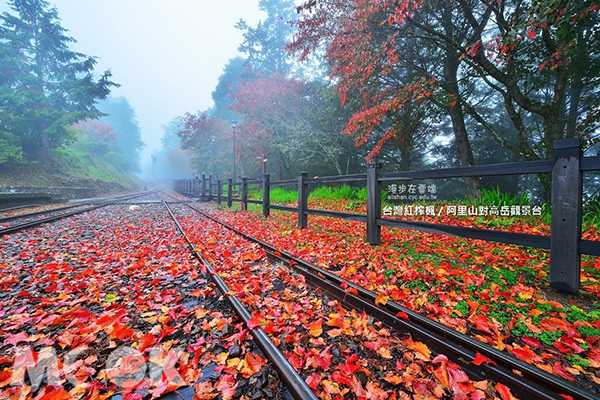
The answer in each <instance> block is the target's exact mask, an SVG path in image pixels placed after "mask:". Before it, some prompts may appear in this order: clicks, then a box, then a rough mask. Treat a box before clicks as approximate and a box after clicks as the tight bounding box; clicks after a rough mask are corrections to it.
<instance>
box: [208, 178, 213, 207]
mask: <svg viewBox="0 0 600 400" xmlns="http://www.w3.org/2000/svg"><path fill="white" fill-rule="evenodd" d="M212 187H213V176H212V175H209V176H208V201H212V199H213V195H212V193H213V192H212Z"/></svg>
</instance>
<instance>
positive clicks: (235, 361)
mask: <svg viewBox="0 0 600 400" xmlns="http://www.w3.org/2000/svg"><path fill="white" fill-rule="evenodd" d="M241 361H242V360H240V359H239V358H238V357H236V358H232V359H231V360H227V368H233V369H238V368H239V367H240V364H242V363H241ZM242 365H243V364H242Z"/></svg>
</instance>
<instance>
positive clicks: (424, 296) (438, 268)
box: [209, 205, 600, 392]
mask: <svg viewBox="0 0 600 400" xmlns="http://www.w3.org/2000/svg"><path fill="white" fill-rule="evenodd" d="M329 209H331V205H330V207H329ZM209 212H210V213H212V214H213V215H215V216H216V217H218V218H220V219H222V220H224V221H226V222H228V223H230V224H232V225H233V226H235V227H237V228H239V229H241V230H242V231H244V232H246V233H248V234H250V235H253V236H255V237H258V238H260V239H262V240H265V241H267V242H268V243H271V244H273V245H274V246H276V247H278V248H279V249H281V250H285V251H288V252H290V253H292V254H293V255H295V256H298V257H300V258H303V259H305V260H308V261H310V262H313V263H315V264H317V265H319V266H320V267H322V268H325V269H328V270H329V271H331V272H334V273H336V274H338V275H339V276H341V277H343V278H345V279H347V280H349V281H351V282H354V283H356V284H358V285H360V286H363V287H365V288H367V289H369V290H373V291H375V292H377V293H379V294H380V296H381V298H382V299H385V300H393V301H396V302H398V303H399V304H401V305H404V306H406V307H409V308H411V309H413V310H415V311H418V312H421V313H424V314H425V315H427V316H428V317H430V318H432V319H435V320H437V321H439V322H441V323H443V324H444V325H446V326H448V327H451V328H453V329H455V330H458V331H460V332H463V333H466V334H469V335H471V336H472V337H475V338H477V339H478V340H480V341H482V342H485V343H488V344H490V345H492V346H494V347H496V348H498V349H500V350H504V351H507V352H509V353H511V354H512V355H514V356H515V357H517V358H519V359H521V360H523V361H525V362H528V363H531V364H534V365H536V366H537V367H539V368H541V369H543V370H546V371H548V372H550V373H553V374H555V375H557V376H560V377H562V378H565V379H567V380H569V381H574V382H576V383H578V384H580V385H581V386H583V387H585V388H587V389H590V390H593V391H596V392H598V385H600V312H598V304H599V303H598V298H599V297H600V285H599V284H598V277H599V276H600V261H599V260H598V259H596V258H591V257H590V258H587V259H585V261H584V262H583V269H584V274H583V278H582V282H583V289H582V291H581V294H580V295H579V296H573V297H571V298H566V297H565V296H562V295H560V294H558V293H555V292H554V291H551V290H549V288H548V280H547V276H548V255H547V254H546V252H544V251H541V250H535V249H529V248H524V247H518V246H509V245H504V244H498V243H490V242H483V241H478V240H467V239H462V238H457V237H452V236H445V235H440V234H432V233H422V232H414V231H407V230H400V229H387V228H384V230H383V234H382V245H381V246H370V245H369V244H368V243H367V242H366V241H365V239H364V237H365V226H364V224H362V223H359V222H354V221H346V220H339V219H333V218H327V217H318V216H309V227H308V228H307V229H302V230H301V229H297V228H296V227H295V223H296V218H297V217H296V215H295V214H290V213H275V215H273V216H271V217H269V218H267V219H265V218H263V217H262V216H260V215H259V214H258V213H252V212H250V213H240V212H228V211H225V210H223V209H217V208H214V207H213V208H211V209H209ZM438 222H439V221H438ZM445 222H448V221H445ZM524 227H525V225H524V224H521V225H520V228H524ZM530 228H531V229H534V228H533V226H530ZM528 233H535V232H528ZM348 249H352V251H348Z"/></svg>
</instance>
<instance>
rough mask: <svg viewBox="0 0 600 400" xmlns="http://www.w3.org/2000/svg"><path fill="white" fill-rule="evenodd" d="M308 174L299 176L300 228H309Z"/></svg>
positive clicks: (304, 173)
mask: <svg viewBox="0 0 600 400" xmlns="http://www.w3.org/2000/svg"><path fill="white" fill-rule="evenodd" d="M306 176H307V173H306V172H300V175H299V176H298V228H306V227H307V226H308V214H306V210H307V209H308V184H307V183H306Z"/></svg>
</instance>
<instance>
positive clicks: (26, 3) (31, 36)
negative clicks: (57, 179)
mask: <svg viewBox="0 0 600 400" xmlns="http://www.w3.org/2000/svg"><path fill="white" fill-rule="evenodd" d="M9 5H10V7H11V9H12V10H13V12H14V14H11V13H9V12H5V13H3V14H2V15H1V16H0V32H1V35H0V71H1V72H2V74H1V77H0V80H1V83H2V85H0V105H1V111H0V113H1V114H0V116H1V117H2V123H1V124H0V143H9V144H12V145H11V146H12V147H11V148H12V150H11V151H12V152H13V153H15V152H16V153H18V149H17V148H16V146H21V148H22V150H23V152H24V153H26V154H28V155H30V156H34V157H35V156H38V155H41V157H42V159H43V160H45V161H48V160H49V159H50V149H51V148H53V147H61V146H63V145H65V144H67V143H69V142H70V141H72V139H73V130H71V129H69V125H71V124H72V123H75V122H77V121H80V120H84V119H86V118H96V117H98V116H100V115H101V114H100V113H99V111H98V110H97V109H96V107H95V103H96V100H98V99H104V98H106V96H108V94H109V92H110V87H111V86H117V85H116V84H115V83H113V82H111V81H110V76H111V74H110V71H106V72H104V74H102V76H101V77H100V79H98V80H94V77H93V70H94V66H95V64H96V60H95V58H94V57H88V56H86V55H84V54H81V53H77V52H74V51H72V50H70V49H69V45H70V44H71V43H74V42H75V39H73V38H71V37H69V36H67V30H66V29H65V28H63V27H62V26H61V24H60V19H59V17H58V12H57V10H56V8H54V7H50V5H49V3H48V2H47V1H45V0H9ZM12 158H15V157H14V156H13V157H12ZM17 158H18V155H17ZM1 161H2V156H1V155H0V162H1Z"/></svg>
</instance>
